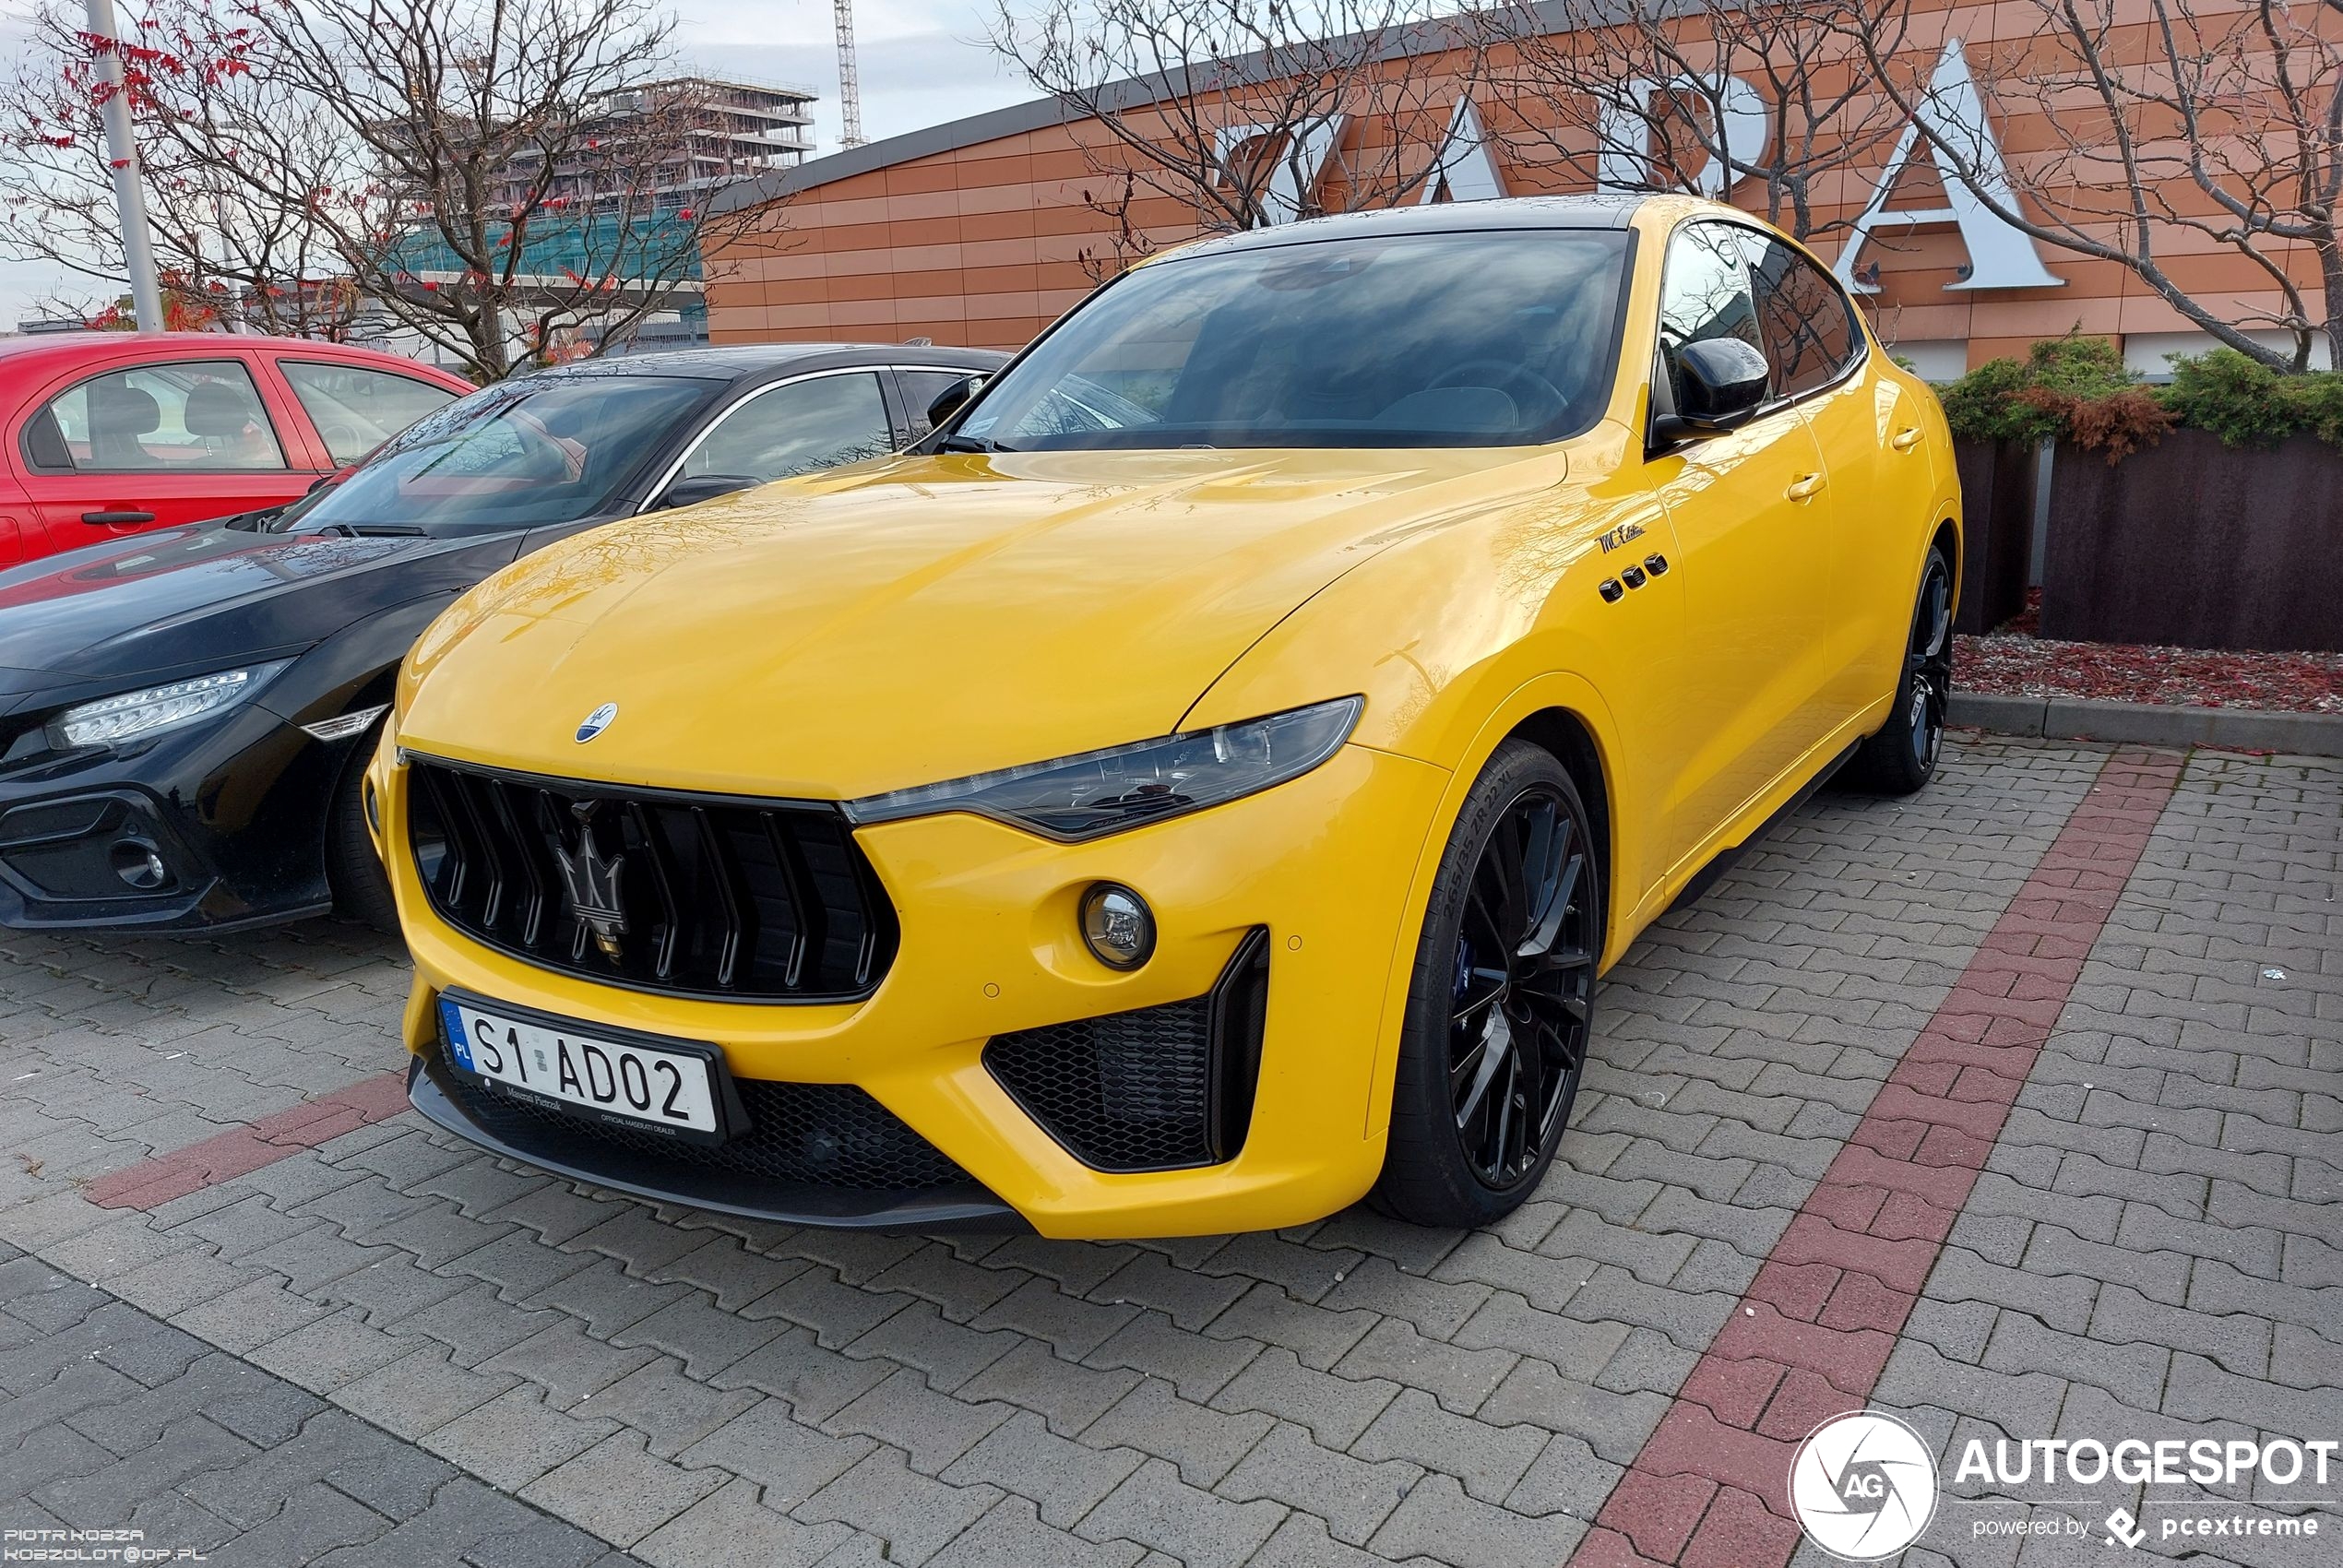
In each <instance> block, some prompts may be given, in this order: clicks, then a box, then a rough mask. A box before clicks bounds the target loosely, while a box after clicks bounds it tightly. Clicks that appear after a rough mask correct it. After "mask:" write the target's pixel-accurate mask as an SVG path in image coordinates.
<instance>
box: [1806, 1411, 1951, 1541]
mask: <svg viewBox="0 0 2343 1568" xmlns="http://www.w3.org/2000/svg"><path fill="white" fill-rule="evenodd" d="M1790 1509H1791V1511H1792V1512H1794V1513H1795V1514H1796V1515H1798V1522H1799V1524H1800V1525H1801V1526H1803V1527H1804V1528H1805V1531H1806V1538H1808V1539H1809V1540H1811V1541H1813V1542H1814V1544H1815V1545H1816V1546H1818V1547H1821V1548H1822V1549H1823V1550H1825V1551H1826V1552H1828V1553H1830V1554H1831V1555H1832V1556H1833V1557H1838V1558H1843V1559H1845V1560H1846V1561H1848V1562H1877V1561H1878V1560H1879V1559H1881V1558H1884V1557H1893V1556H1895V1555H1896V1553H1897V1552H1899V1551H1901V1550H1904V1548H1906V1547H1908V1546H1909V1545H1911V1543H1912V1542H1913V1541H1915V1540H1917V1539H1919V1538H1920V1534H1921V1531H1922V1530H1925V1529H1926V1528H1928V1522H1929V1520H1931V1519H1933V1518H1934V1517H1935V1516H1936V1455H1933V1454H1932V1453H1930V1452H1929V1449H1928V1444H1927V1443H1923V1442H1921V1436H1920V1433H1918V1432H1916V1431H1913V1430H1912V1429H1911V1428H1910V1427H1908V1426H1906V1425H1905V1424H1904V1423H1903V1422H1901V1421H1899V1420H1897V1419H1896V1418H1895V1417H1893V1416H1883V1415H1880V1414H1877V1413H1876V1412H1874V1411H1871V1410H1858V1411H1855V1412H1853V1413H1852V1414H1849V1415H1844V1416H1834V1417H1832V1418H1831V1419H1830V1420H1826V1421H1825V1422H1824V1423H1823V1424H1822V1425H1820V1426H1818V1427H1816V1428H1815V1429H1814V1431H1811V1432H1809V1433H1807V1434H1806V1441H1805V1442H1804V1443H1801V1444H1799V1446H1798V1457H1797V1458H1796V1459H1795V1460H1793V1461H1791V1463H1790Z"/></svg>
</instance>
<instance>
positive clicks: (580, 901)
mask: <svg viewBox="0 0 2343 1568" xmlns="http://www.w3.org/2000/svg"><path fill="white" fill-rule="evenodd" d="M591 815H592V810H591V808H589V809H588V811H587V813H586V815H585V816H581V817H580V818H579V819H578V829H577V849H576V850H575V851H574V852H573V851H571V850H568V849H554V851H553V859H554V860H555V861H558V862H559V863H560V865H561V868H562V884H563V886H564V888H565V890H566V892H567V893H568V896H569V910H570V913H571V914H573V915H576V916H577V929H578V934H579V937H580V938H581V940H580V941H579V943H578V946H579V948H580V949H581V950H582V949H583V948H584V946H585V943H584V941H583V940H582V939H583V938H584V937H585V936H586V935H588V934H589V933H590V934H591V935H592V936H593V938H594V945H595V946H597V947H599V948H601V950H602V956H604V957H605V958H608V959H609V960H610V961H611V962H612V963H613V964H615V963H617V962H618V961H619V960H620V958H621V957H622V956H623V950H622V948H621V947H620V945H619V939H620V938H621V937H623V936H624V935H625V934H626V906H625V905H624V904H622V903H621V902H619V897H618V879H619V877H620V875H621V874H622V873H624V871H625V870H626V857H625V855H624V854H623V853H622V854H616V855H613V856H612V857H611V858H610V859H609V860H604V859H602V852H601V849H599V848H597V847H596V845H595V843H594V826H593V824H592V823H591V822H590V821H589V820H587V818H588V817H590V816H591Z"/></svg>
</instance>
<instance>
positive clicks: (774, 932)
mask: <svg viewBox="0 0 2343 1568" xmlns="http://www.w3.org/2000/svg"><path fill="white" fill-rule="evenodd" d="M409 779H410V787H409V790H408V808H407V821H408V837H409V840H410V844H411V845H412V847H413V849H414V854H415V864H416V870H417V872H418V873H419V874H420V875H421V877H422V883H423V887H424V889H425V891H426V892H427V893H428V894H429V895H430V897H431V905H432V909H434V911H436V912H437V914H438V915H439V917H440V919H442V920H444V921H446V922H447V923H448V924H449V925H451V926H454V927H455V928H456V929H457V930H458V931H460V932H463V933H464V934H465V935H467V936H469V937H470V938H471V939H472V940H474V941H475V942H479V943H481V944H483V945H485V946H489V947H493V948H495V949H496V950H497V951H498V952H501V953H507V954H510V955H512V956H515V957H517V958H523V959H526V960H528V961H529V962H530V963H533V964H538V965H541V966H542V967H544V968H551V969H559V970H561V971H563V972H565V973H568V974H575V975H579V976H583V977H584V978H586V979H589V980H600V981H601V982H603V983H605V984H609V985H621V986H627V987H631V988H633V989H635V990H638V991H657V992H668V993H670V994H672V995H677V996H696V997H712V998H719V999H725V1000H739V1001H752V1002H850V1001H856V1000H859V999H861V998H862V997H864V996H867V995H869V994H870V993H871V992H872V990H873V989H874V988H875V987H876V986H877V984H878V982H879V980H880V978H881V977H882V976H884V975H885V974H886V968H887V965H888V964H889V963H891V962H892V961H893V959H894V956H895V946H896V923H895V910H894V907H893V906H892V905H891V904H889V903H888V901H887V897H886V892H885V890H884V889H882V888H881V887H880V885H879V883H878V878H877V876H876V875H875V874H874V873H873V872H872V870H871V866H870V862H869V861H867V860H865V859H864V858H863V855H862V849H860V848H859V847H858V846H857V845H856V844H855V842H854V837H853V834H852V833H851V832H850V830H849V829H848V827H847V825H846V819H845V817H844V816H843V815H842V814H840V813H839V812H838V811H837V810H836V809H835V808H831V807H826V806H821V805H815V804H793V803H775V802H756V801H743V800H738V799H734V798H731V797H728V796H709V795H686V794H678V793H663V792H657V791H647V790H624V789H619V788H615V787H607V786H602V785H596V784H587V783H577V782H573V781H569V780H562V779H549V778H530V777H527V776H523V775H514V774H499V773H491V772H486V771H483V770H480V769H475V768H471V767H459V766H451V765H449V764H446V763H440V762H434V761H428V760H423V759H419V758H411V757H410V759H409ZM589 843H590V845H591V847H592V851H593V855H594V857H595V858H596V860H595V862H593V863H591V864H589V862H588V860H587V847H588V845H589ZM565 860H566V861H568V862H569V866H568V867H567V868H565V864H564V862H565ZM580 868H584V869H586V870H589V871H597V872H599V874H596V875H593V876H590V877H589V878H588V890H589V895H590V897H589V904H594V905H597V906H599V905H607V906H608V907H609V912H613V913H615V914H616V915H617V916H618V920H617V921H604V922H603V930H602V931H601V932H597V930H596V929H594V924H593V922H590V921H581V920H580V919H579V917H578V913H577V903H576V900H575V899H574V898H573V897H572V896H571V894H570V891H569V883H568V881H567V879H566V876H565V869H566V870H569V871H576V870H578V869H580ZM605 936H606V937H608V940H607V941H605V940H602V938H603V937H605Z"/></svg>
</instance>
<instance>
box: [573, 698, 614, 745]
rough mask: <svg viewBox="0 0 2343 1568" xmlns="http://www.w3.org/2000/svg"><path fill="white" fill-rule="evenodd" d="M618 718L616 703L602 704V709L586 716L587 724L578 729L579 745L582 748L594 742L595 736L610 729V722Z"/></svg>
mask: <svg viewBox="0 0 2343 1568" xmlns="http://www.w3.org/2000/svg"><path fill="white" fill-rule="evenodd" d="M617 717H618V705H617V704H616V703H614V702H606V703H604V704H602V706H601V707H598V708H596V709H595V710H594V711H593V712H591V713H589V714H588V715H587V716H586V722H585V723H583V724H580V725H579V726H578V727H577V743H578V744H579V745H581V746H582V745H584V744H585V743H586V742H589V741H590V740H592V739H593V738H594V737H595V736H597V735H599V734H601V732H602V731H605V730H607V729H609V728H610V721H611V720H612V719H616V718H617Z"/></svg>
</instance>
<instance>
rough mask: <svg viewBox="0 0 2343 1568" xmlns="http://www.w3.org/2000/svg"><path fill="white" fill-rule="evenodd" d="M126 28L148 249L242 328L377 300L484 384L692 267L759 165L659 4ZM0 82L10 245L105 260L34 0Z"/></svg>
mask: <svg viewBox="0 0 2343 1568" xmlns="http://www.w3.org/2000/svg"><path fill="white" fill-rule="evenodd" d="M141 12H142V14H141V15H140V16H139V17H138V18H137V21H136V23H135V24H133V25H134V27H135V31H134V32H132V34H131V35H130V36H128V37H126V38H125V40H124V41H123V43H122V48H123V52H124V54H125V81H126V86H125V91H126V92H127V94H128V95H129V97H130V99H131V105H132V109H133V115H134V123H135V125H136V127H137V136H138V140H139V145H140V161H141V164H142V170H143V172H144V174H145V177H146V181H147V186H148V189H149V196H150V200H151V203H152V205H153V207H154V208H155V210H156V228H157V235H156V239H157V248H158V251H159V252H160V253H161V257H162V260H163V262H164V265H165V266H166V267H170V268H171V269H172V271H173V272H174V273H175V274H177V275H178V276H179V277H180V278H182V279H186V280H189V281H190V282H191V283H193V284H194V285H196V286H197V287H208V286H210V285H212V284H215V283H216V284H220V285H223V286H224V288H225V291H226V292H227V294H228V295H229V296H230V297H231V298H232V299H233V300H235V301H236V302H237V303H238V305H239V306H240V308H244V309H245V310H247V311H248V313H249V315H250V318H251V319H253V320H254V322H255V323H256V325H260V326H265V327H269V328H271V329H275V330H287V331H299V332H313V333H318V334H320V335H326V336H335V335H341V334H345V333H347V332H348V331H349V330H351V327H353V325H354V322H355V320H356V318H357V316H358V315H359V314H360V313H361V312H362V311H363V312H366V313H380V314H382V315H387V316H388V317H389V318H390V319H391V320H392V321H393V322H395V323H396V324H397V325H398V327H403V328H405V329H407V330H408V331H410V332H412V333H414V334H416V335H418V336H420V337H421V338H422V339H424V340H425V341H427V342H428V343H430V344H432V345H433V346H434V347H435V348H437V349H439V350H443V351H445V352H446V353H447V354H450V355H452V356H454V357H455V358H456V359H458V361H460V362H462V363H463V364H464V365H465V367H466V368H467V369H469V370H470V372H471V374H474V375H475V376H477V377H480V378H482V379H483V380H485V379H493V378H494V377H496V376H499V375H502V374H505V372H506V371H508V370H509V369H511V368H512V366H513V365H514V363H515V362H517V360H519V359H522V358H527V357H532V356H541V355H543V354H545V353H547V352H548V351H550V350H551V348H552V346H553V344H554V343H555V342H556V341H558V340H559V339H561V338H562V337H563V336H564V335H565V334H566V333H570V332H573V331H575V330H577V329H583V328H588V327H591V328H594V329H597V330H598V331H599V332H600V334H601V343H604V344H607V343H612V342H617V341H623V340H624V339H625V338H626V337H627V336H629V335H630V334H631V332H632V331H633V330H634V328H635V327H636V326H637V325H638V324H639V323H640V322H641V321H642V319H643V318H644V317H645V316H646V315H648V314H650V313H651V312H653V311H657V310H661V309H671V308H673V307H674V306H675V305H676V304H677V303H679V302H681V301H684V300H685V299H687V298H689V297H691V295H692V294H693V293H694V292H695V291H696V290H697V289H698V288H699V286H700V285H699V280H698V279H697V274H698V270H699V267H700V254H701V246H702V244H703V243H705V242H708V241H711V240H714V239H717V238H719V237H720V235H719V234H718V232H717V231H719V230H723V231H725V232H730V231H731V230H733V229H737V228H739V227H743V226H745V225H747V224H749V223H753V222H755V221H756V220H757V218H756V215H755V213H754V212H753V211H751V210H748V209H741V210H736V211H734V212H731V213H728V214H725V215H722V216H716V215H713V214H712V213H711V211H710V208H711V205H713V204H712V202H711V200H710V198H711V197H712V196H715V195H716V194H717V193H718V192H719V191H720V189H722V188H723V187H724V186H725V185H727V184H731V183H733V182H736V181H738V180H741V179H744V178H747V177H751V176H753V175H754V174H755V173H758V172H763V171H764V169H765V168H766V167H767V166H769V165H768V164H767V163H766V162H763V161H755V160H752V161H750V162H748V163H747V164H745V165H743V163H742V162H740V161H738V160H733V159H732V158H731V146H732V145H733V144H731V142H730V141H729V140H728V139H727V138H722V137H704V136H703V135H702V134H701V133H702V132H703V131H704V130H705V129H706V117H707V115H708V110H707V108H706V107H705V102H706V101H705V97H704V95H703V94H701V93H700V92H698V91H697V90H696V84H694V83H692V82H690V81H688V80H678V79H676V78H675V77H673V76H672V67H671V65H670V62H669V59H668V51H667V43H668V36H669V31H670V29H671V28H672V19H671V18H669V17H668V16H667V15H666V14H665V13H663V12H660V11H659V10H657V9H655V8H654V0H441V3H434V4H417V5H411V6H410V5H405V4H398V5H386V4H380V3H377V0H155V3H154V4H152V5H150V6H144V7H141ZM36 28H37V33H36V37H37V40H38V43H39V45H40V47H39V48H38V49H37V50H36V52H35V56H34V58H33V59H32V61H31V62H30V64H29V65H27V66H26V67H25V69H24V70H23V71H22V72H20V74H19V76H18V78H17V79H16V81H15V82H14V83H13V84H12V85H11V86H10V88H9V89H7V95H6V100H5V101H4V102H0V125H5V126H6V133H7V136H8V139H9V141H10V142H11V143H12V150H14V151H15V152H17V153H18V157H16V158H14V159H11V160H8V161H7V162H6V166H0V204H5V210H0V243H5V244H6V245H7V247H8V248H9V249H11V250H13V251H15V252H16V253H18V255H30V256H37V257H42V258H46V259H49V260H52V261H54V262H58V263H61V264H63V265H65V266H67V267H76V268H77V269H79V270H82V271H84V272H86V273H89V274H91V275H94V276H99V277H104V276H106V275H108V274H109V273H111V274H113V276H119V271H118V268H119V265H120V263H119V257H118V244H119V242H118V238H117V237H115V236H114V235H113V234H112V232H111V224H110V217H109V213H110V208H108V207H107V205H106V203H105V201H104V199H103V196H104V191H105V186H106V182H107V179H108V176H109V174H110V169H109V167H108V165H107V163H106V161H105V157H104V153H103V150H102V144H101V140H100V138H99V137H98V136H97V135H96V125H97V118H98V113H99V111H100V108H101V104H102V101H103V100H102V92H103V89H101V88H97V87H95V86H94V85H93V84H94V81H95V73H94V72H93V71H92V70H91V68H90V65H91V59H92V52H93V50H94V48H96V47H97V46H98V41H94V40H92V39H90V38H89V37H88V36H87V35H86V34H84V33H82V32H81V31H79V30H78V29H77V27H76V26H75V23H74V19H73V17H72V15H71V14H70V13H69V12H68V11H65V10H64V9H61V8H59V7H57V6H54V5H52V6H50V7H48V8H46V9H44V10H42V12H41V13H40V14H39V17H38V18H37V23H36Z"/></svg>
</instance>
